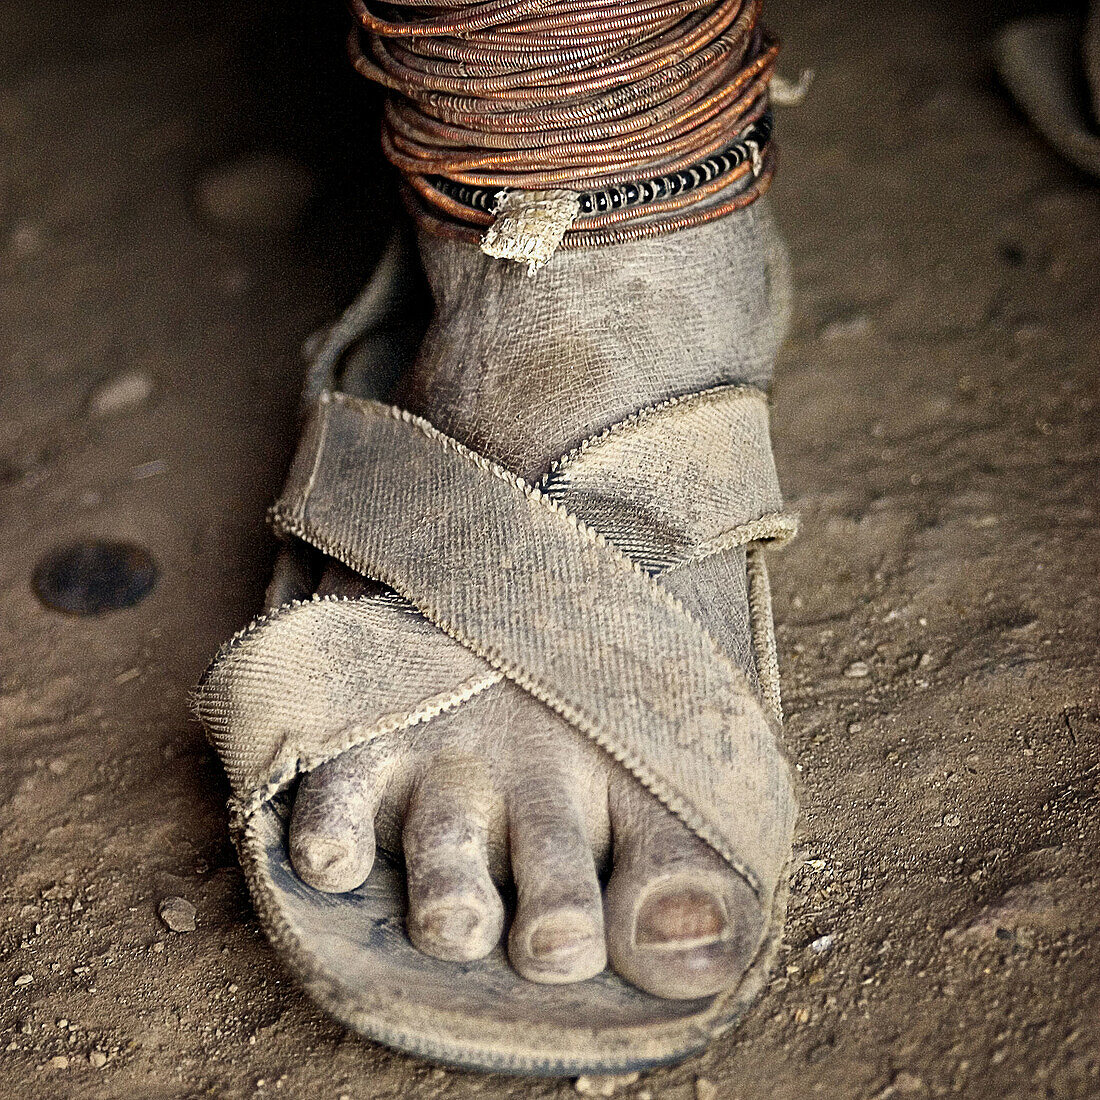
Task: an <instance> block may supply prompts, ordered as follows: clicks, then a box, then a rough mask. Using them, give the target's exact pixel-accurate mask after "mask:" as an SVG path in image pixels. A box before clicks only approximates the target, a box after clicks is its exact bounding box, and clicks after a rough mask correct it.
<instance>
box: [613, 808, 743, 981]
mask: <svg viewBox="0 0 1100 1100" xmlns="http://www.w3.org/2000/svg"><path fill="white" fill-rule="evenodd" d="M643 799H644V801H643ZM624 810H625V812H624ZM614 812H615V811H614V808H613V813H614ZM616 818H617V823H616V841H615V869H614V871H613V873H612V876H611V879H610V881H609V882H608V885H607V890H606V893H605V898H604V907H605V921H606V925H607V946H608V955H609V958H610V960H611V965H612V966H613V967H614V969H615V970H616V971H617V972H618V973H619V974H620V975H621V976H622V977H624V978H625V979H626V980H627V981H629V982H631V983H632V984H634V985H636V986H638V987H639V988H641V989H644V990H645V991H646V992H647V993H653V994H655V995H656V996H658V997H669V998H674V999H677V1000H682V999H691V998H694V997H705V996H710V995H711V994H714V993H719V992H721V991H722V990H726V989H731V988H733V987H734V986H736V985H737V983H738V982H739V981H740V980H741V977H742V975H743V974H744V973H745V971H746V970H747V969H748V967H749V965H750V964H751V962H752V960H753V958H754V956H755V955H756V952H757V949H758V947H759V944H760V940H761V937H762V934H763V931H764V915H763V912H762V911H761V908H760V903H759V901H758V900H757V897H756V894H755V893H754V892H753V890H752V889H751V888H750V887H749V885H748V884H747V883H746V882H745V880H744V879H743V878H742V877H741V876H740V875H739V874H737V872H736V871H734V870H733V869H732V868H731V867H729V865H728V864H726V863H725V861H724V860H722V859H721V858H720V857H719V856H718V855H717V853H715V852H714V851H713V850H712V849H711V848H710V847H709V846H708V845H707V844H705V843H703V842H702V841H701V840H699V838H698V837H696V836H695V835H694V834H692V833H691V832H690V830H688V829H687V827H686V826H684V825H683V824H682V823H681V822H680V821H678V820H676V819H675V818H673V817H672V815H671V814H670V813H669V812H668V811H667V810H666V809H665V808H664V807H663V806H661V805H660V804H659V803H657V802H656V801H655V800H653V799H652V798H649V796H646V795H644V792H643V793H642V797H641V798H639V797H635V796H631V797H630V799H629V805H628V806H626V807H624V806H622V805H620V807H619V813H618V814H616Z"/></svg>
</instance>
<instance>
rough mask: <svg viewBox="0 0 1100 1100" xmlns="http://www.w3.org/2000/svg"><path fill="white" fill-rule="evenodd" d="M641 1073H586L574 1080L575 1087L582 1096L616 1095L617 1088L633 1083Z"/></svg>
mask: <svg viewBox="0 0 1100 1100" xmlns="http://www.w3.org/2000/svg"><path fill="white" fill-rule="evenodd" d="M640 1076H641V1074H638V1073H620V1074H607V1075H597V1074H591V1075H590V1074H587V1073H586V1074H584V1075H583V1076H581V1077H578V1078H577V1080H576V1081H575V1082H574V1085H573V1087H574V1088H575V1089H576V1090H577V1092H579V1093H580V1094H581V1096H614V1095H615V1092H616V1090H618V1089H621V1088H625V1087H626V1086H627V1085H633V1084H634V1082H635V1081H637V1080H638V1078H639V1077H640Z"/></svg>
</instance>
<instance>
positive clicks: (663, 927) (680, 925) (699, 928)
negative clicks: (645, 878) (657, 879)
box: [634, 886, 728, 947]
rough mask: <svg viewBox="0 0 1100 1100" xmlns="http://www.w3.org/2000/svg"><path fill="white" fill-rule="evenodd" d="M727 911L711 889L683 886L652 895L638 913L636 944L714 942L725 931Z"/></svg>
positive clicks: (661, 944) (635, 932)
mask: <svg viewBox="0 0 1100 1100" xmlns="http://www.w3.org/2000/svg"><path fill="white" fill-rule="evenodd" d="M727 925H728V922H727V920H726V909H725V906H724V905H723V904H722V902H721V900H720V899H719V898H717V897H716V896H715V895H714V894H712V893H711V892H710V891H709V890H705V889H701V888H699V887H693V886H680V887H677V888H676V889H672V890H659V891H655V892H654V893H652V894H650V896H649V897H648V898H646V900H645V901H644V902H643V903H642V907H641V909H639V910H638V917H637V920H636V921H635V924H634V942H635V944H637V945H638V946H641V947H650V946H652V947H660V946H677V947H686V946H688V945H689V944H703V943H712V942H713V941H715V940H717V939H720V938H721V937H722V935H723V934H724V933H725V932H726V929H727Z"/></svg>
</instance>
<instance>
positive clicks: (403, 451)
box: [276, 395, 794, 893]
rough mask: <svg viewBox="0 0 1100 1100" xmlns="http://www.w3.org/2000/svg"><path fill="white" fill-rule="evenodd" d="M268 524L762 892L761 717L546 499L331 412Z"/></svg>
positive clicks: (783, 799)
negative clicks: (463, 660)
mask: <svg viewBox="0 0 1100 1100" xmlns="http://www.w3.org/2000/svg"><path fill="white" fill-rule="evenodd" d="M589 450H591V451H592V453H593V454H595V453H596V451H595V449H594V448H589ZM765 453H766V452H765ZM668 511H669V513H671V514H675V507H674V506H672V507H670V508H669V510H668ZM276 520H277V524H278V525H279V526H280V527H281V528H282V529H283V530H284V531H287V532H292V533H294V534H296V535H298V536H300V537H302V538H305V539H306V540H307V541H309V542H311V543H312V544H314V545H315V546H317V547H319V548H320V549H322V550H324V551H325V552H326V553H330V554H332V555H333V556H335V557H338V558H340V559H341V560H343V561H345V562H346V563H347V564H348V565H350V566H352V567H353V568H355V569H357V570H359V571H360V572H362V573H364V574H366V575H369V576H373V577H375V578H377V579H379V580H381V581H382V582H383V583H385V584H387V585H388V586H390V587H391V588H393V589H394V590H396V591H397V592H398V593H400V594H402V595H403V596H405V597H406V598H408V599H409V600H410V601H411V602H412V603H414V604H415V605H416V607H417V608H419V609H420V610H421V611H422V612H423V613H424V614H425V615H426V616H427V617H428V618H429V619H431V620H432V622H434V623H435V624H436V625H437V626H439V627H440V628H441V629H442V630H443V631H444V632H446V633H447V634H450V635H451V636H452V637H454V638H456V639H457V640H458V641H460V642H461V643H462V644H463V645H464V646H465V647H466V648H467V649H469V650H472V651H473V652H475V653H477V654H479V655H481V656H482V657H483V658H484V659H485V660H486V662H488V664H490V665H491V666H493V667H494V668H496V669H497V670H499V671H500V672H503V673H504V674H505V675H507V676H509V677H510V678H512V679H513V680H515V681H516V682H517V683H520V684H521V685H522V686H523V687H525V688H526V689H527V690H528V691H530V692H531V693H532V694H533V695H535V696H536V697H537V698H539V699H541V700H543V701H544V702H546V703H547V704H548V705H550V706H552V707H553V708H554V709H555V710H557V711H558V712H559V713H561V714H562V715H563V716H564V717H565V718H567V719H568V720H569V721H571V722H572V723H573V724H574V725H575V726H577V728H578V729H580V730H582V731H583V732H584V733H586V734H587V735H588V736H590V737H591V738H592V739H593V740H595V741H596V742H597V743H599V744H600V745H602V746H603V747H604V748H605V749H606V750H607V751H608V752H610V753H611V754H612V755H613V756H614V757H615V758H616V759H618V760H620V761H621V762H622V763H623V764H624V765H625V766H626V767H628V768H629V770H630V771H631V772H632V773H633V774H634V775H636V776H637V777H638V778H639V779H640V780H641V781H642V782H643V783H644V784H645V785H646V786H647V787H648V788H649V789H650V790H652V791H653V792H654V793H655V794H656V795H657V796H658V797H659V798H660V799H661V800H662V801H663V802H665V803H666V804H667V805H668V806H669V807H670V809H672V810H673V811H674V812H675V813H677V814H678V815H679V816H680V817H681V818H683V820H684V821H685V822H686V823H687V824H688V825H689V826H690V827H691V828H693V829H694V830H695V831H696V832H697V833H698V834H699V835H700V836H701V837H703V838H704V839H706V840H707V841H708V842H709V843H711V844H712V845H713V846H714V847H715V848H716V849H717V850H718V851H719V852H720V853H721V854H722V855H723V856H724V857H725V858H726V859H727V860H729V862H730V863H731V864H733V865H734V866H736V867H737V868H738V869H739V870H741V872H742V873H743V874H744V875H745V877H746V879H748V880H749V881H750V882H752V883H753V884H754V885H755V886H757V888H758V889H760V890H761V891H762V892H767V893H770V891H771V889H772V888H773V886H774V883H775V881H776V879H777V878H778V876H779V874H780V871H781V865H782V862H783V860H785V859H786V856H787V851H788V846H789V839H790V830H791V826H792V822H793V816H794V798H793V794H792V791H791V782H790V775H789V771H788V768H787V765H786V762H785V760H784V758H783V756H782V754H781V752H780V751H779V748H778V745H777V742H776V738H775V733H774V730H773V728H772V725H771V724H770V722H769V719H768V717H767V715H766V714H765V712H764V710H763V708H762V707H761V705H760V703H759V702H758V700H757V699H756V698H755V696H754V694H753V692H752V691H751V689H750V688H749V686H748V684H747V682H746V681H745V678H744V676H743V674H742V673H741V672H740V670H739V669H737V668H736V667H735V666H734V665H733V664H732V662H731V661H730V660H729V659H728V658H727V657H726V656H725V655H724V654H723V653H722V652H721V651H720V650H719V648H718V646H717V645H716V643H715V642H714V640H713V639H712V638H711V636H710V635H709V634H708V633H707V632H706V631H705V630H704V629H703V628H702V627H701V626H700V625H699V624H698V623H697V622H696V621H695V620H694V619H693V618H691V617H690V616H689V615H687V614H686V612H684V610H683V609H682V608H681V606H680V605H679V604H678V603H677V601H676V600H675V599H674V598H673V597H672V596H671V595H670V594H669V593H668V592H667V591H666V590H664V589H663V588H662V587H661V586H660V585H659V584H658V583H657V582H656V581H655V580H653V579H652V578H651V577H650V576H648V575H647V574H646V573H645V572H644V571H643V570H642V569H640V568H639V567H638V566H637V565H635V564H634V563H633V562H632V561H631V560H630V559H629V558H628V557H626V555H625V554H623V553H621V552H619V551H618V550H616V549H615V548H613V547H612V546H611V545H610V544H609V543H608V541H607V540H606V539H604V538H603V537H602V536H600V535H598V534H597V533H596V532H595V531H594V530H593V529H592V528H590V527H589V526H587V525H586V524H584V523H583V522H581V520H579V519H578V518H577V516H576V515H574V514H572V513H571V512H569V511H567V510H566V508H565V507H563V506H562V505H561V504H560V503H558V502H557V501H555V500H554V499H553V498H552V497H551V496H550V495H549V494H548V493H544V492H541V491H539V490H538V489H536V488H534V487H532V486H531V485H529V484H527V483H526V482H524V481H522V480H521V479H519V478H516V477H515V476H514V475H512V474H510V473H508V472H507V471H505V470H503V469H501V468H500V467H497V466H495V465H494V464H492V463H490V462H488V461H487V460H486V459H484V458H483V457H481V456H478V455H476V454H474V453H472V452H470V451H468V450H466V449H465V448H463V447H461V446H460V445H459V444H457V443H456V442H455V441H453V440H450V439H448V438H447V437H446V436H443V435H442V434H441V433H439V432H437V431H435V430H434V429H433V428H432V427H431V426H430V425H428V424H427V423H426V422H424V421H421V420H418V419H417V418H415V417H412V416H410V415H409V414H407V413H403V412H401V411H400V410H396V409H393V408H390V407H388V406H384V405H380V404H378V403H375V402H365V401H357V400H355V399H352V398H348V397H346V396H344V395H331V396H326V398H324V399H323V400H322V403H321V405H320V407H319V411H318V415H317V417H316V418H315V420H314V422H313V424H312V425H311V426H310V428H309V429H308V431H307V433H306V438H305V440H304V442H303V446H302V448H301V450H300V452H299V457H298V460H297V461H296V463H295V467H294V470H293V472H292V474H291V478H290V482H289V484H288V488H287V494H286V496H285V497H284V499H283V500H282V501H281V502H280V505H279V506H278V508H277V510H276Z"/></svg>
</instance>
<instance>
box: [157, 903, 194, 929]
mask: <svg viewBox="0 0 1100 1100" xmlns="http://www.w3.org/2000/svg"><path fill="white" fill-rule="evenodd" d="M157 912H158V913H159V914H160V919H161V920H162V921H164V923H165V924H166V925H168V927H169V928H171V929H172V931H173V932H194V931H195V907H194V906H193V905H192V904H191V903H190V902H189V901H188V900H187V899H186V898H176V897H172V898H165V899H164V900H163V901H162V902H161V903H160V905H159V906H158V908H157Z"/></svg>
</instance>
